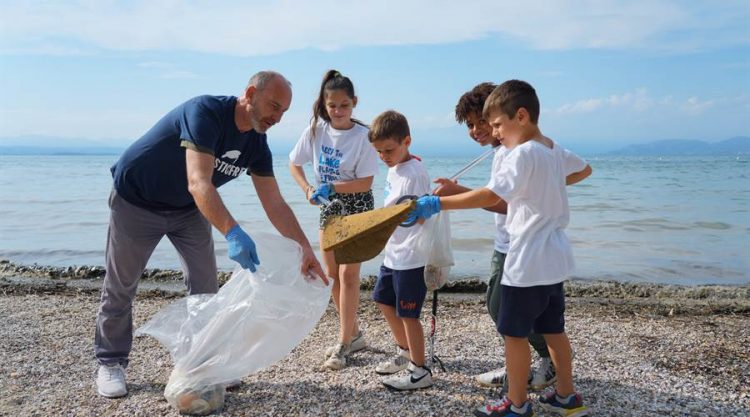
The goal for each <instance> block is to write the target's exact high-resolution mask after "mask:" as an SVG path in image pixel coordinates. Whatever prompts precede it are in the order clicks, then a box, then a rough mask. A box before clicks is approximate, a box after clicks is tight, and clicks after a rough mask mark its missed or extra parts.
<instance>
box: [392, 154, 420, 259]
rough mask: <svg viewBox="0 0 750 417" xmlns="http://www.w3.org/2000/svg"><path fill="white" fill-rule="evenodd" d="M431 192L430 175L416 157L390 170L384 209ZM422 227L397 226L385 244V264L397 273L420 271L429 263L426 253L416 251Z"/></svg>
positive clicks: (417, 225) (416, 225)
mask: <svg viewBox="0 0 750 417" xmlns="http://www.w3.org/2000/svg"><path fill="white" fill-rule="evenodd" d="M429 193H430V176H429V175H428V174H427V170H426V169H425V168H424V165H422V162H421V161H420V160H418V159H416V158H411V159H409V160H408V161H406V162H402V163H400V164H398V165H396V166H394V167H392V168H388V177H387V178H386V182H385V203H384V206H385V207H388V206H393V205H396V202H397V201H398V200H399V198H401V197H402V196H405V195H408V196H415V197H421V196H423V195H425V194H429ZM421 230H422V225H421V224H419V223H417V224H415V225H414V226H411V227H402V226H398V227H397V228H396V230H395V231H394V232H393V234H392V235H391V238H390V239H388V243H387V244H386V245H385V251H384V254H385V258H384V259H383V265H385V266H386V267H387V268H391V269H396V270H401V271H402V270H405V269H414V268H420V267H423V266H425V265H426V264H427V259H425V256H424V254H422V255H420V254H419V253H418V252H416V251H415V249H416V241H417V236H419V233H420V231H421Z"/></svg>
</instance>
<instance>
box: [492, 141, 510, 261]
mask: <svg viewBox="0 0 750 417" xmlns="http://www.w3.org/2000/svg"><path fill="white" fill-rule="evenodd" d="M507 153H508V148H506V147H505V146H502V145H500V146H498V147H497V148H496V149H495V155H494V156H493V157H492V172H493V173H495V172H497V171H499V170H500V164H502V162H503V158H504V157H505V155H507ZM494 214H495V250H496V251H498V252H500V253H508V246H509V244H510V236H508V229H506V228H505V221H506V219H507V216H506V215H505V214H500V213H494Z"/></svg>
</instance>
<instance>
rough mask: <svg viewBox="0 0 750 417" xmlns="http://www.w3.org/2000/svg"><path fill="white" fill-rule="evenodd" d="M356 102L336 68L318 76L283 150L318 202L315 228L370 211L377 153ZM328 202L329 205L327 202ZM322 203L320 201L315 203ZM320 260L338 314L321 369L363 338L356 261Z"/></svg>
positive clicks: (334, 364) (361, 345)
mask: <svg viewBox="0 0 750 417" xmlns="http://www.w3.org/2000/svg"><path fill="white" fill-rule="evenodd" d="M356 105H357V96H356V95H355V94H354V85H353V84H352V82H351V80H350V79H349V78H348V77H345V76H343V75H341V73H339V72H338V71H336V70H330V71H328V72H327V73H326V74H325V76H324V77H323V82H322V83H321V85H320V92H319V94H318V98H317V100H315V104H314V105H313V117H312V121H311V123H310V126H308V127H307V128H306V129H305V130H304V131H303V132H302V136H301V137H300V139H299V141H298V142H297V145H296V146H295V147H294V149H293V150H292V152H291V153H290V154H289V159H290V163H289V170H290V171H291V174H292V177H293V178H294V180H295V181H296V182H297V184H298V185H299V186H300V187H301V188H302V191H303V192H304V193H305V196H306V197H307V199H308V200H309V201H310V203H311V204H315V205H321V210H320V228H321V235H320V237H321V240H322V228H323V226H324V225H325V222H326V220H327V219H328V218H329V217H331V216H334V215H340V214H355V213H361V212H365V211H369V210H372V209H373V208H374V201H373V196H372V190H371V188H372V181H373V177H374V176H375V174H376V173H377V172H378V167H377V160H378V157H377V154H376V152H375V150H374V149H373V147H372V146H370V144H369V141H368V139H367V132H368V129H367V127H366V126H365V125H364V124H363V123H362V122H360V121H358V120H357V119H354V118H352V112H353V110H354V107H355V106H356ZM309 162H312V164H313V170H314V172H315V185H314V186H313V185H311V184H310V183H309V182H308V181H307V179H306V178H305V172H304V170H303V168H302V167H303V165H305V164H307V163H309ZM327 201H334V202H335V203H334V204H327V203H325V202H327ZM321 202H323V204H321ZM322 255H323V256H322V257H323V263H324V265H325V269H326V273H327V275H328V276H329V277H330V278H332V279H333V289H332V296H333V301H334V304H335V305H336V310H337V311H338V313H339V323H340V329H339V341H338V343H337V344H336V345H335V346H332V347H329V348H328V349H326V352H325V356H326V359H325V362H324V363H323V368H324V369H331V370H338V369H341V368H343V367H345V366H346V363H347V358H348V357H349V355H350V354H351V353H353V352H356V351H359V350H362V349H365V348H366V347H367V342H366V340H365V338H364V335H363V333H362V331H361V330H360V329H359V323H358V321H357V308H358V307H359V279H360V277H359V273H360V267H361V265H362V264H361V263H354V264H346V265H339V264H337V263H336V260H335V258H334V255H333V252H332V251H324V252H323V254H322Z"/></svg>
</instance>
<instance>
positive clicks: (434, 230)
mask: <svg viewBox="0 0 750 417" xmlns="http://www.w3.org/2000/svg"><path fill="white" fill-rule="evenodd" d="M450 223H451V222H450V216H449V215H448V213H447V212H444V211H441V212H440V213H438V214H437V215H435V216H432V217H430V218H429V219H427V220H425V223H424V224H423V225H422V231H421V233H420V235H419V237H418V238H417V250H418V251H419V252H420V253H423V254H424V256H425V257H426V259H427V264H426V265H425V268H424V283H425V285H426V286H427V291H435V290H437V289H440V288H441V287H442V286H443V285H445V283H446V282H448V275H449V273H450V269H451V266H453V250H452V249H451V224H450Z"/></svg>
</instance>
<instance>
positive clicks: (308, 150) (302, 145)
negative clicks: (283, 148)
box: [289, 126, 314, 166]
mask: <svg viewBox="0 0 750 417" xmlns="http://www.w3.org/2000/svg"><path fill="white" fill-rule="evenodd" d="M313 156H314V155H313V139H312V134H311V130H310V126H308V127H307V128H306V129H305V130H304V131H302V135H300V138H299V140H298V141H297V144H296V145H294V148H293V149H292V151H291V152H289V160H290V161H291V162H292V163H293V164H294V165H297V166H302V165H305V164H306V163H308V162H312V160H313Z"/></svg>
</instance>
